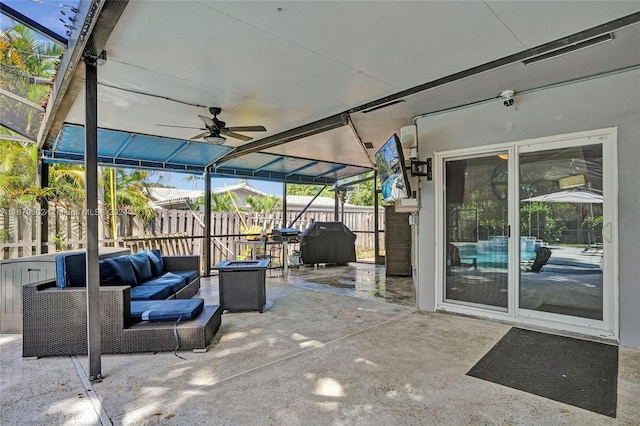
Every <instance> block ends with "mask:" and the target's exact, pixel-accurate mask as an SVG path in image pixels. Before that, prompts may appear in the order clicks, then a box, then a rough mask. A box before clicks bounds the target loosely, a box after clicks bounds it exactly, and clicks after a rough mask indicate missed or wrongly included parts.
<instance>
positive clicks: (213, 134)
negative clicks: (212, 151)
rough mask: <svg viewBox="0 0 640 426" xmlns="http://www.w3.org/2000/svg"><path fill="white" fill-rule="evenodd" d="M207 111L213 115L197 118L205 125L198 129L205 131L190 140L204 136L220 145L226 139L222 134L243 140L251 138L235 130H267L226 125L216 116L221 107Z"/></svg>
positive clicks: (258, 127) (259, 127) (164, 125)
mask: <svg viewBox="0 0 640 426" xmlns="http://www.w3.org/2000/svg"><path fill="white" fill-rule="evenodd" d="M209 112H210V113H211V114H212V115H213V117H206V116H204V115H198V118H200V120H202V122H203V123H204V126H205V128H204V129H200V130H206V132H204V133H200V134H198V135H195V136H194V137H192V138H191V139H192V140H194V139H200V138H204V141H205V142H207V143H210V144H215V145H222V144H223V143H225V141H226V140H227V138H226V137H224V136H227V137H230V138H234V139H239V140H241V141H244V142H246V141H250V140H251V139H253V138H251V137H249V136H245V135H241V134H240V133H236V131H239V132H266V131H267V129H266V128H265V127H264V126H235V127H227V123H225V122H224V121H221V120H218V117H217V115H218V114H220V112H222V108H220V107H210V108H209ZM158 125H159V126H163V127H181V128H189V127H187V126H173V125H166V124H158ZM193 128H194V129H197V127H193ZM222 135H224V136H222Z"/></svg>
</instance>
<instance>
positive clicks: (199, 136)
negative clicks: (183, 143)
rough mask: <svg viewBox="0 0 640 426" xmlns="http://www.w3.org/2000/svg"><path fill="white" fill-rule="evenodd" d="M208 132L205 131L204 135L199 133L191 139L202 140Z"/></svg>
mask: <svg viewBox="0 0 640 426" xmlns="http://www.w3.org/2000/svg"><path fill="white" fill-rule="evenodd" d="M209 133H210V132H209V131H206V132H204V133H200V134H199V135H195V136H194V137H192V138H191V139H200V138H204V137H205V136H207V135H208V134H209Z"/></svg>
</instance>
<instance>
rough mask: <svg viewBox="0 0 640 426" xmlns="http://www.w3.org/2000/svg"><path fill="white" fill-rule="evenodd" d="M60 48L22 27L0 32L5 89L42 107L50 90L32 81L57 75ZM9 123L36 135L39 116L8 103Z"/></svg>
mask: <svg viewBox="0 0 640 426" xmlns="http://www.w3.org/2000/svg"><path fill="white" fill-rule="evenodd" d="M62 50H63V49H62V46H60V45H57V44H55V43H49V42H43V41H41V40H40V39H39V38H38V36H37V35H36V33H35V32H34V31H33V30H31V29H30V28H28V27H26V26H24V25H15V26H13V27H11V28H9V29H7V30H4V31H0V64H1V65H2V68H1V72H0V79H1V80H0V81H1V82H2V85H3V87H4V88H5V89H7V90H9V91H11V92H12V93H14V94H16V95H18V96H21V97H23V98H25V99H28V100H30V101H32V102H35V103H38V104H40V105H43V106H44V105H45V104H46V102H47V100H48V96H49V93H50V91H51V86H50V85H49V84H33V83H32V79H33V77H37V78H41V79H44V81H45V82H46V81H47V80H50V79H52V78H53V77H54V76H55V73H56V71H57V67H58V62H59V59H60V55H61V54H62ZM11 111H12V113H13V114H12V117H11V122H12V123H13V124H14V126H16V127H19V128H20V130H21V131H24V132H25V133H26V134H29V135H35V134H36V133H37V131H38V127H39V126H40V116H39V114H38V111H37V110H35V109H34V108H32V107H30V106H28V105H26V104H24V103H20V102H11Z"/></svg>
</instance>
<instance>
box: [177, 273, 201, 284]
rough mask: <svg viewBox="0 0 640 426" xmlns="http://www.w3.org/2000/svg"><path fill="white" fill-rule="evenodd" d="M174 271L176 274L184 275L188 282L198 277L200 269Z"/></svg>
mask: <svg viewBox="0 0 640 426" xmlns="http://www.w3.org/2000/svg"><path fill="white" fill-rule="evenodd" d="M173 273H174V274H176V275H180V276H181V277H184V278H185V279H186V280H187V284H188V283H190V282H191V281H193V280H195V279H196V278H198V271H196V270H189V271H173Z"/></svg>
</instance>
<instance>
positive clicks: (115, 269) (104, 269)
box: [99, 256, 138, 287]
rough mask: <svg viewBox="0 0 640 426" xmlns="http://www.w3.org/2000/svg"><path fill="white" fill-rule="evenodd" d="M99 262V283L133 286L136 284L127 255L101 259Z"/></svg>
mask: <svg viewBox="0 0 640 426" xmlns="http://www.w3.org/2000/svg"><path fill="white" fill-rule="evenodd" d="M99 264H100V284H101V285H128V286H131V287H135V286H136V285H137V284H138V282H137V281H136V274H135V272H134V271H133V266H132V265H131V262H130V261H129V256H118V257H113V258H110V259H103V260H101V261H100V263H99Z"/></svg>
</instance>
